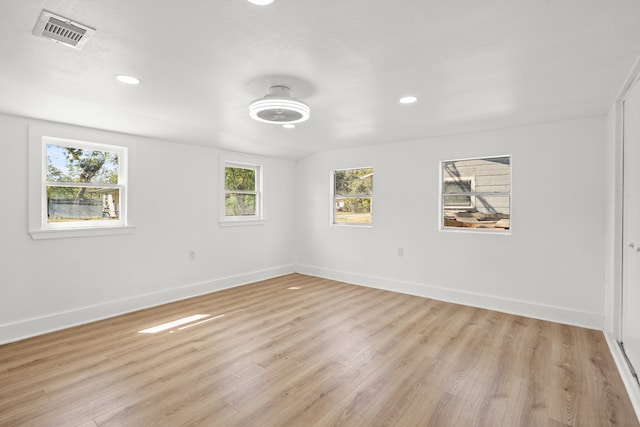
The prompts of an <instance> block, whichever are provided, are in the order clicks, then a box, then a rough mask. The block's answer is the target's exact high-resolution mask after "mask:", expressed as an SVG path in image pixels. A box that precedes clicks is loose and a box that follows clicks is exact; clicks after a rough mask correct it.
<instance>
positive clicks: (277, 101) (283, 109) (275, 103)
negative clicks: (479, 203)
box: [249, 86, 311, 125]
mask: <svg viewBox="0 0 640 427" xmlns="http://www.w3.org/2000/svg"><path fill="white" fill-rule="evenodd" d="M289 92H290V89H289V88H288V87H286V86H271V88H269V94H267V95H265V97H264V98H260V99H256V100H255V101H253V102H252V103H251V104H249V117H251V118H252V119H254V120H257V121H259V122H263V123H271V124H276V125H282V124H294V123H300V122H304V121H305V120H308V119H309V117H310V116H311V109H310V108H309V106H308V105H307V104H305V103H304V102H302V101H298V100H297V99H295V98H291V96H289Z"/></svg>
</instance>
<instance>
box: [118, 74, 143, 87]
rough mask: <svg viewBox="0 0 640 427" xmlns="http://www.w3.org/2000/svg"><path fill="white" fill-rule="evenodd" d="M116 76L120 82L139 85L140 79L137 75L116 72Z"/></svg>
mask: <svg viewBox="0 0 640 427" xmlns="http://www.w3.org/2000/svg"><path fill="white" fill-rule="evenodd" d="M115 78H116V80H117V81H119V82H120V83H125V84H128V85H139V84H140V79H139V78H137V77H133V76H129V75H127V74H116V75H115Z"/></svg>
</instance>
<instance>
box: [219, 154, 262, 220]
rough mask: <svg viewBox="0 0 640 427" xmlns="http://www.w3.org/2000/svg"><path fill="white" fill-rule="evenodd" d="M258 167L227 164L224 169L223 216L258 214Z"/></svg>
mask: <svg viewBox="0 0 640 427" xmlns="http://www.w3.org/2000/svg"><path fill="white" fill-rule="evenodd" d="M259 190H260V167H259V166H249V165H227V166H225V170H224V191H225V196H224V197H225V199H224V203H225V217H227V218H256V217H259V216H260V191H259Z"/></svg>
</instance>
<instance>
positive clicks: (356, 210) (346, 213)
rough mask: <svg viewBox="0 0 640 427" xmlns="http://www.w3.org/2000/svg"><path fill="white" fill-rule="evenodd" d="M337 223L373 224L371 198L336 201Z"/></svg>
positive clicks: (340, 198)
mask: <svg viewBox="0 0 640 427" xmlns="http://www.w3.org/2000/svg"><path fill="white" fill-rule="evenodd" d="M335 203H336V206H335V209H336V214H335V222H336V223H343V224H344V223H349V224H371V198H342V197H336V199H335Z"/></svg>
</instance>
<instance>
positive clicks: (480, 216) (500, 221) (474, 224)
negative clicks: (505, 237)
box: [443, 195, 511, 230]
mask: <svg viewBox="0 0 640 427" xmlns="http://www.w3.org/2000/svg"><path fill="white" fill-rule="evenodd" d="M452 197H455V196H452ZM469 197H470V198H471V199H472V203H473V204H474V209H472V210H462V211H461V210H457V209H448V207H447V205H446V204H445V208H444V212H443V218H444V224H443V225H444V226H445V227H462V228H493V229H501V230H508V229H509V228H510V217H511V215H510V207H509V199H510V197H509V196H505V195H498V196H494V195H491V196H469Z"/></svg>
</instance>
